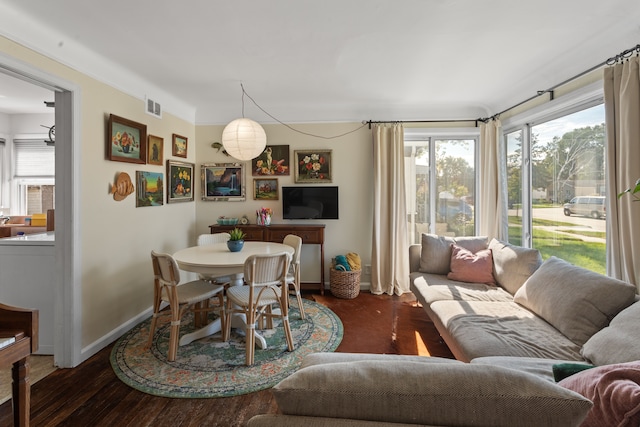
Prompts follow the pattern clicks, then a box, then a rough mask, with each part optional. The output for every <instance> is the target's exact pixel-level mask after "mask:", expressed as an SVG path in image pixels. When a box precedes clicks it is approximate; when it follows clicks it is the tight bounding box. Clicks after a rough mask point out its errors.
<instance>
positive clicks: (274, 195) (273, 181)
mask: <svg viewBox="0 0 640 427" xmlns="http://www.w3.org/2000/svg"><path fill="white" fill-rule="evenodd" d="M253 200H278V179H277V178H254V179H253Z"/></svg>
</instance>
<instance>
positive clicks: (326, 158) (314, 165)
mask: <svg viewBox="0 0 640 427" xmlns="http://www.w3.org/2000/svg"><path fill="white" fill-rule="evenodd" d="M331 151H332V150H295V151H294V152H293V157H294V161H295V162H296V164H295V182H304V183H325V182H331Z"/></svg>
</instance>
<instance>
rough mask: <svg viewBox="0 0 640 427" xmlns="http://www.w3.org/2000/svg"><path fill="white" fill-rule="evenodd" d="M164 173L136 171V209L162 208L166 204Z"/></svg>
mask: <svg viewBox="0 0 640 427" xmlns="http://www.w3.org/2000/svg"><path fill="white" fill-rule="evenodd" d="M163 182H164V179H163V177H162V172H146V171H136V208H140V207H143V206H162V205H163V203H164V183H163Z"/></svg>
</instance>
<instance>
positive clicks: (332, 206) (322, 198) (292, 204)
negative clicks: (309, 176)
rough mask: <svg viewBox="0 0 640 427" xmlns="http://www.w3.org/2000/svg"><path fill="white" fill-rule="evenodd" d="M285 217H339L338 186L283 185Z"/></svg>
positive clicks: (283, 214)
mask: <svg viewBox="0 0 640 427" xmlns="http://www.w3.org/2000/svg"><path fill="white" fill-rule="evenodd" d="M282 217H283V218H284V219H338V187H304V186H298V185H296V186H295V187H282Z"/></svg>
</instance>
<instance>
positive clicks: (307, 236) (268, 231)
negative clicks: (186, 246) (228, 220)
mask: <svg viewBox="0 0 640 427" xmlns="http://www.w3.org/2000/svg"><path fill="white" fill-rule="evenodd" d="M324 227H325V225H324V224H310V225H299V224H271V225H255V224H251V225H241V224H238V225H218V224H214V225H210V226H209V230H210V232H211V234H213V233H224V232H229V231H230V230H233V229H234V228H239V229H241V230H242V231H244V232H245V233H246V235H247V236H246V237H245V240H248V241H249V240H254V241H255V240H257V241H263V242H276V243H282V241H283V240H284V237H285V236H286V235H287V234H295V235H296V236H299V237H301V238H302V244H303V245H309V244H311V245H320V283H308V282H307V283H305V282H302V283H301V284H300V287H301V288H302V289H313V288H317V287H318V286H319V289H320V294H321V295H324Z"/></svg>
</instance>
